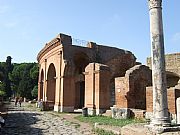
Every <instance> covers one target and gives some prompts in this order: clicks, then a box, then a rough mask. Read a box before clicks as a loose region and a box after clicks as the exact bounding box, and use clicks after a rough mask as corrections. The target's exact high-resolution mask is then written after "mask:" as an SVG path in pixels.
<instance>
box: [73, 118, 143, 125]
mask: <svg viewBox="0 0 180 135" xmlns="http://www.w3.org/2000/svg"><path fill="white" fill-rule="evenodd" d="M75 118H76V119H78V120H79V121H81V122H88V123H92V124H94V123H99V124H101V125H110V126H120V127H123V126H125V125H128V124H132V123H144V122H145V120H141V119H114V118H111V117H106V116H88V117H83V116H81V115H79V116H77V117H75Z"/></svg>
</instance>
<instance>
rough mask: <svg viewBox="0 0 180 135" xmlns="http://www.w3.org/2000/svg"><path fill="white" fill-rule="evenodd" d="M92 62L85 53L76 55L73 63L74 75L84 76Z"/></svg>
mask: <svg viewBox="0 0 180 135" xmlns="http://www.w3.org/2000/svg"><path fill="white" fill-rule="evenodd" d="M89 62H90V60H89V57H88V55H87V54H85V53H83V52H77V53H75V55H74V57H73V63H74V65H75V70H74V74H75V75H76V74H82V72H84V71H85V67H86V66H87V65H88V64H89Z"/></svg>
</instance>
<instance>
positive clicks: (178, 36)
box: [172, 32, 180, 42]
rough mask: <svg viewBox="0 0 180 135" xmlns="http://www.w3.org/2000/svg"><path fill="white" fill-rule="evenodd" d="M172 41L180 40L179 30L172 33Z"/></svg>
mask: <svg viewBox="0 0 180 135" xmlns="http://www.w3.org/2000/svg"><path fill="white" fill-rule="evenodd" d="M172 41H173V42H178V41H180V32H178V33H175V34H174V35H173V37H172Z"/></svg>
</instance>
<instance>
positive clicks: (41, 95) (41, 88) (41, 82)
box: [39, 69, 44, 99]
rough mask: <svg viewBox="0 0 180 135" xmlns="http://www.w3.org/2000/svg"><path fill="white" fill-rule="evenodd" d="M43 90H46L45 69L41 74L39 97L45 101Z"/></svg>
mask: <svg viewBox="0 0 180 135" xmlns="http://www.w3.org/2000/svg"><path fill="white" fill-rule="evenodd" d="M43 88H44V71H43V69H42V70H41V74H40V88H39V89H40V93H39V94H40V95H39V99H43Z"/></svg>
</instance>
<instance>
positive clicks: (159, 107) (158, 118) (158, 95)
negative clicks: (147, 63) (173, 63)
mask: <svg viewBox="0 0 180 135" xmlns="http://www.w3.org/2000/svg"><path fill="white" fill-rule="evenodd" d="M148 2H149V14H150V32H151V47H152V48H151V56H152V78H153V118H152V121H151V124H152V125H154V126H169V125H170V118H169V114H168V103H167V88H166V72H165V55H164V35H163V21H162V0H148Z"/></svg>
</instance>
